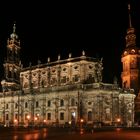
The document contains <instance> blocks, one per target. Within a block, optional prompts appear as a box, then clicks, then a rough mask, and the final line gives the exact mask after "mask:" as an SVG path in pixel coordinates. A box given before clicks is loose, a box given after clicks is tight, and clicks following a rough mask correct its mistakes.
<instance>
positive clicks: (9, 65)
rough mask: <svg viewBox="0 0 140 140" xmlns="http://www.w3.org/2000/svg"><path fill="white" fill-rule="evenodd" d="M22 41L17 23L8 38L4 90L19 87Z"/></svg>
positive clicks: (3, 81)
mask: <svg viewBox="0 0 140 140" xmlns="http://www.w3.org/2000/svg"><path fill="white" fill-rule="evenodd" d="M19 54H20V41H19V39H18V35H17V34H16V24H14V25H13V33H12V34H11V35H10V38H9V39H8V40H7V57H6V60H5V61H4V64H3V66H4V74H5V75H4V80H2V81H1V84H2V88H3V91H11V90H12V91H13V90H17V89H19V87H20V86H19V85H20V82H19V81H20V80H19V73H20V69H21V67H20V65H21V64H20V55H19Z"/></svg>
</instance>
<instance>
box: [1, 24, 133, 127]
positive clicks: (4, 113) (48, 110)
mask: <svg viewBox="0 0 140 140" xmlns="http://www.w3.org/2000/svg"><path fill="white" fill-rule="evenodd" d="M15 29H16V26H15V24H14V27H13V33H12V34H11V36H10V38H9V39H8V42H7V58H6V60H5V62H4V72H5V79H4V80H2V81H1V84H2V89H3V91H2V92H1V93H0V122H1V123H3V124H5V125H6V126H9V125H13V124H14V123H15V122H16V124H18V125H29V124H32V125H36V124H40V125H43V124H44V123H45V124H47V125H51V124H54V123H57V124H65V123H68V122H70V123H71V124H76V123H77V122H79V121H80V119H83V121H84V122H85V123H91V124H95V125H98V124H99V123H102V124H108V125H115V124H116V123H118V120H120V122H121V124H124V125H127V126H131V125H132V124H133V123H134V98H135V95H134V92H133V90H132V89H126V90H125V89H121V88H120V87H119V86H118V84H117V80H114V83H113V84H108V83H103V82H102V70H103V65H102V59H99V58H98V59H97V58H91V57H87V56H86V54H85V52H84V51H83V52H82V55H81V56H80V57H75V58H72V55H71V54H69V58H68V59H65V60H61V58H60V55H59V56H58V60H57V61H55V62H51V61H50V58H48V62H47V63H45V64H41V63H40V62H38V64H37V65H36V66H32V65H30V66H29V67H26V68H23V67H22V64H21V62H20V57H19V54H20V41H19V39H18V35H17V34H16V32H15ZM15 120H16V121H15Z"/></svg>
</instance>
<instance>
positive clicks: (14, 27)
mask: <svg viewBox="0 0 140 140" xmlns="http://www.w3.org/2000/svg"><path fill="white" fill-rule="evenodd" d="M13 33H16V23H15V22H14V25H13Z"/></svg>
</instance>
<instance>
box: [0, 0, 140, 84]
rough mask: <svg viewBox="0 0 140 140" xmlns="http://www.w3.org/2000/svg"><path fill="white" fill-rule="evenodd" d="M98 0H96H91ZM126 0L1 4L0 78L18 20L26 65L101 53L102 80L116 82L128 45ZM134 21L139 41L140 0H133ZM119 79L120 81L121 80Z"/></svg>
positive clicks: (18, 30) (22, 58) (132, 15)
mask: <svg viewBox="0 0 140 140" xmlns="http://www.w3.org/2000/svg"><path fill="white" fill-rule="evenodd" d="M93 1H94V0H93ZM127 3H128V0H112V1H107V0H97V1H96V0H95V1H94V2H92V3H90V2H79V3H78V2H61V3H59V2H51V3H49V2H45V1H44V2H41V1H39V2H38V1H37V2H36V1H34V2H30V3H28V2H26V1H24V2H21V1H20V2H19V3H15V2H14V1H12V2H11V3H9V2H8V3H7V4H5V5H1V8H0V66H1V67H0V70H1V72H0V79H1V80H2V78H3V69H2V64H3V60H4V57H5V56H6V43H7V38H8V37H9V36H10V34H11V33H12V26H13V23H14V21H16V27H17V29H16V32H17V34H18V36H19V38H20V41H21V60H22V63H23V66H24V67H26V66H28V65H29V62H32V65H36V64H37V60H38V59H39V60H41V62H42V63H46V62H47V58H48V57H50V59H51V61H55V60H57V56H58V54H60V55H61V59H66V58H68V54H69V53H72V57H78V56H81V52H82V50H85V53H86V55H87V56H90V57H99V58H101V57H103V66H104V70H103V82H107V83H112V82H113V77H114V76H117V78H118V80H119V83H121V80H120V74H121V71H122V65H121V54H122V51H123V49H124V48H125V35H126V29H127V27H128V10H127ZM130 3H131V17H132V25H133V26H134V27H135V29H136V35H137V46H139V44H140V41H139V40H140V2H139V0H131V1H130ZM120 85H121V84H120Z"/></svg>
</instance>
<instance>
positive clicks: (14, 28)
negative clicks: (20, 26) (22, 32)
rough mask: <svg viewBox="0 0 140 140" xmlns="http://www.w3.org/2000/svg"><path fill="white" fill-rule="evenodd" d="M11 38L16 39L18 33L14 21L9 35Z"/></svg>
mask: <svg viewBox="0 0 140 140" xmlns="http://www.w3.org/2000/svg"><path fill="white" fill-rule="evenodd" d="M10 37H11V39H18V35H17V34H16V22H14V25H13V33H12V34H11V35H10Z"/></svg>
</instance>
